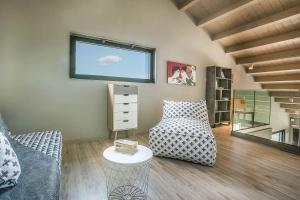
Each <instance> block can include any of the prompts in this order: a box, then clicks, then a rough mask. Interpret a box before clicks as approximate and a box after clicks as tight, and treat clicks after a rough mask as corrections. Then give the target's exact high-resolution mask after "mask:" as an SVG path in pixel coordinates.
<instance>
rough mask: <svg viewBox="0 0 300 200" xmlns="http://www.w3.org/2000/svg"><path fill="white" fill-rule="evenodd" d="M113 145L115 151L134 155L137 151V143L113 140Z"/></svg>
mask: <svg viewBox="0 0 300 200" xmlns="http://www.w3.org/2000/svg"><path fill="white" fill-rule="evenodd" d="M114 145H115V147H116V150H117V151H120V152H124V153H131V154H134V153H136V151H137V146H138V141H132V140H124V139H120V140H115V142H114Z"/></svg>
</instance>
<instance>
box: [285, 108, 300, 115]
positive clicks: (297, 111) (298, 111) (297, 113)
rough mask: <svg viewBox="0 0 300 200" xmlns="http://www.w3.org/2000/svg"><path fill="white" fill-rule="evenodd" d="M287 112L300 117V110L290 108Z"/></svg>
mask: <svg viewBox="0 0 300 200" xmlns="http://www.w3.org/2000/svg"><path fill="white" fill-rule="evenodd" d="M285 112H287V113H289V114H290V115H291V114H293V115H299V114H300V110H298V109H290V108H286V109H285Z"/></svg>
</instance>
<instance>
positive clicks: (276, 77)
mask: <svg viewBox="0 0 300 200" xmlns="http://www.w3.org/2000/svg"><path fill="white" fill-rule="evenodd" d="M299 80H300V74H299V73H298V74H282V75H274V76H254V81H255V82H272V81H299Z"/></svg>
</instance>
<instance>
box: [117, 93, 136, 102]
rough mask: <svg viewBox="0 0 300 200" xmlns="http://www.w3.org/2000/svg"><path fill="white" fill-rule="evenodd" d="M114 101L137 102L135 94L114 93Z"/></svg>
mask: <svg viewBox="0 0 300 200" xmlns="http://www.w3.org/2000/svg"><path fill="white" fill-rule="evenodd" d="M114 98H115V103H131V102H137V98H138V97H137V95H136V94H116V95H115V97H114Z"/></svg>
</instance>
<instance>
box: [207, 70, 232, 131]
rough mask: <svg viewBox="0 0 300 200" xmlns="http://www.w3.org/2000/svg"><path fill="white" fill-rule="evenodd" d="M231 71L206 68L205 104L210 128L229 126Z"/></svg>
mask: <svg viewBox="0 0 300 200" xmlns="http://www.w3.org/2000/svg"><path fill="white" fill-rule="evenodd" d="M231 94H232V71H231V69H229V68H225V67H219V66H209V67H207V68H206V103H207V109H208V117H209V123H210V125H211V126H212V127H215V126H219V125H223V124H230V119H231V115H230V113H231V99H232V98H231Z"/></svg>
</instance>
